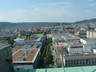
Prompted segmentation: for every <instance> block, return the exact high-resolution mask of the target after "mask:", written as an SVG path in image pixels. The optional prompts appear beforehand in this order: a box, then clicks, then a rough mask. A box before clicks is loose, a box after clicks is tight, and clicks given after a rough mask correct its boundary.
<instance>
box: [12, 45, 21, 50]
mask: <svg viewBox="0 0 96 72" xmlns="http://www.w3.org/2000/svg"><path fill="white" fill-rule="evenodd" d="M20 48H22V46H16V47H14V48H13V50H17V49H20Z"/></svg>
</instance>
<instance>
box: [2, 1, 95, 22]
mask: <svg viewBox="0 0 96 72" xmlns="http://www.w3.org/2000/svg"><path fill="white" fill-rule="evenodd" d="M91 18H96V0H0V22H75V21H81V20H85V19H91Z"/></svg>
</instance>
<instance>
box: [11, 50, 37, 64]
mask: <svg viewBox="0 0 96 72" xmlns="http://www.w3.org/2000/svg"><path fill="white" fill-rule="evenodd" d="M25 50H31V51H32V53H29V54H28V57H27V58H26V60H24V61H16V58H17V57H22V54H23V53H24V51H25ZM37 51H38V49H20V50H18V51H17V52H16V53H14V54H13V55H12V57H13V63H14V62H17V63H18V62H19V63H22V62H28V61H29V62H30V61H31V62H32V61H33V59H34V57H35V56H36V53H37Z"/></svg>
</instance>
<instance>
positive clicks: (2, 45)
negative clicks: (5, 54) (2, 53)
mask: <svg viewBox="0 0 96 72" xmlns="http://www.w3.org/2000/svg"><path fill="white" fill-rule="evenodd" d="M8 46H10V45H9V44H2V43H0V50H1V49H4V48H6V47H8Z"/></svg>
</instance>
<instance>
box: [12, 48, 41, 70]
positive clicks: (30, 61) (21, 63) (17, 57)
mask: <svg viewBox="0 0 96 72" xmlns="http://www.w3.org/2000/svg"><path fill="white" fill-rule="evenodd" d="M40 54H41V52H40V49H19V50H18V51H16V52H15V53H14V54H13V55H12V56H13V64H14V69H33V68H36V67H37V65H38V62H39V57H40Z"/></svg>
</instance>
